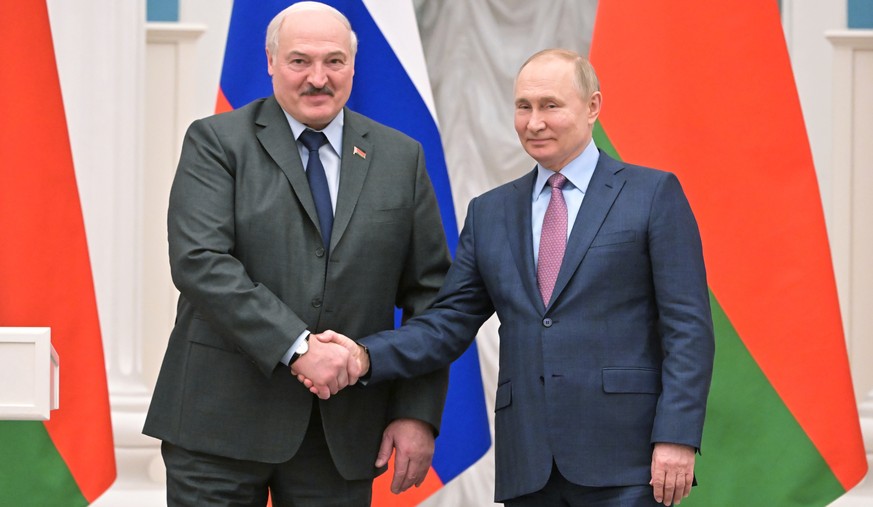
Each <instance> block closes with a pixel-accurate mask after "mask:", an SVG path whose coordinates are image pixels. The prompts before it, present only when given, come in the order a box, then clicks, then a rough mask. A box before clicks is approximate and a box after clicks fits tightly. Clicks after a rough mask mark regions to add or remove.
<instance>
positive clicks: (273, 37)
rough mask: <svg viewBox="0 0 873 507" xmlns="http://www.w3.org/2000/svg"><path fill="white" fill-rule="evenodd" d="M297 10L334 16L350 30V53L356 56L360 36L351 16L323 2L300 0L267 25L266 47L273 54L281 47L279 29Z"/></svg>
mask: <svg viewBox="0 0 873 507" xmlns="http://www.w3.org/2000/svg"><path fill="white" fill-rule="evenodd" d="M297 12H324V13H327V14H330V15H331V16H333V17H334V18H335V19H336V20H337V21H339V22H340V23H341V24H342V25H343V27H345V28H346V29H347V30H348V31H349V53H350V56H351V57H352V58H354V57H355V54H356V53H357V52H358V36H357V34H355V31H354V30H352V24H351V23H350V22H349V18H347V17H346V16H345V15H344V14H343V13H342V12H340V11H338V10H337V9H334V8H333V7H331V6H330V5H327V4H323V3H321V2H298V3H296V4H292V5H290V6H288V7H286V8H285V9H283V10H282V11H280V12H279V13H278V14H276V16H274V17H273V19H272V20H270V24H269V25H267V37H266V41H265V47H266V49H267V51H268V52H269V53H270V54H271V55H274V54H276V51H277V50H278V49H279V31H280V30H281V28H282V25H283V23H284V22H285V18H287V17H288V15H289V14H294V13H297Z"/></svg>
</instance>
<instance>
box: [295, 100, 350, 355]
mask: <svg viewBox="0 0 873 507" xmlns="http://www.w3.org/2000/svg"><path fill="white" fill-rule="evenodd" d="M282 112H283V113H285V118H287V119H288V125H290V126H291V132H292V133H293V134H294V139H298V138H299V137H300V134H302V133H303V131H304V130H306V129H307V128H309V127H307V126H306V125H304V124H302V123H300V122H299V121H297V120H295V119H294V118H293V117H292V116H291V115H290V114H288V113H287V112H286V111H285V110H282ZM344 120H345V111H343V110H342V109H340V112H339V114H338V115H336V117H335V118H334V119H333V120H331V122H330V123H328V124H327V127H324V129H323V130H322V131H321V132H324V135H325V137H327V142H326V143H325V144H323V145H322V146H321V148H319V149H318V158H320V159H321V165H323V166H324V175H325V177H327V188H328V190H330V203H331V206H332V207H333V212H334V213H336V196H337V192H338V191H339V179H340V162H341V161H342V155H341V153H342V152H343V151H342V146H343V122H344ZM297 152H298V153H300V160H301V161H303V168H304V171H305V170H306V164H307V163H308V162H309V150H307V149H306V147H305V146H303V143H301V142H299V141H297ZM307 336H309V331H303V332H302V333H300V336H298V337H297V339H296V340H294V344H293V345H291V348H289V349H288V351H287V352H285V355H284V356H282V359H281V361H282V364H285V365H286V366H287V365H288V363H290V362H291V356H293V355H294V352H296V351H297V349H298V348H299V347H300V344H301V343H302V342H303V340H304V339H305V338H306V337H307Z"/></svg>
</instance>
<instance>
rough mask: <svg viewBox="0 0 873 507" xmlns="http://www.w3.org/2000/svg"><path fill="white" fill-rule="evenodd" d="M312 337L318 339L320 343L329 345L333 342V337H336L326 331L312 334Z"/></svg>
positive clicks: (329, 331) (334, 334)
mask: <svg viewBox="0 0 873 507" xmlns="http://www.w3.org/2000/svg"><path fill="white" fill-rule="evenodd" d="M312 336H315V337H316V338H318V341H320V342H321V343H330V342H332V341H333V340H334V336H336V333H334V332H333V331H331V330H330V329H328V330H327V331H324V332H321V333H318V334H313V335H312Z"/></svg>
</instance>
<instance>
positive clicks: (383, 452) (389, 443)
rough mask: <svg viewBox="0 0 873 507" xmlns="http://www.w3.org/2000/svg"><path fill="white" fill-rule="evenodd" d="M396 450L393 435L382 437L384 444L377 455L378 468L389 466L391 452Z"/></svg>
mask: <svg viewBox="0 0 873 507" xmlns="http://www.w3.org/2000/svg"><path fill="white" fill-rule="evenodd" d="M393 449H394V438H393V437H392V436H391V435H382V444H381V445H379V453H378V454H376V468H379V467H383V466H385V465H387V464H388V459H390V458H391V451H392V450H393Z"/></svg>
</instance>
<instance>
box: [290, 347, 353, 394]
mask: <svg viewBox="0 0 873 507" xmlns="http://www.w3.org/2000/svg"><path fill="white" fill-rule="evenodd" d="M369 369H370V358H369V357H368V356H367V353H366V351H365V350H364V348H363V347H361V346H360V345H358V344H357V342H355V341H354V340H352V339H351V338H349V337H347V336H344V335H341V334H339V333H336V332H334V331H330V330H328V331H325V332H323V333H321V334H311V335H309V350H308V351H307V352H306V353H305V354H303V355H302V356H300V358H299V359H298V360H296V361H294V363H293V364H292V365H291V373H293V374H294V375H296V376H297V380H299V381H300V382H301V383H302V384H303V385H304V386H306V388H308V389H309V391H310V392H312V394H315V395H316V396H318V397H319V398H321V399H323V400H326V399H328V398H330V397H331V396H333V395H335V394H336V393H338V392H339V391H340V390H341V389H343V388H345V387H347V386H350V385H354V384H355V383H357V381H358V379H359V378H360V377H361V376H362V375H364V374H366V373H367V371H368V370H369Z"/></svg>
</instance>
